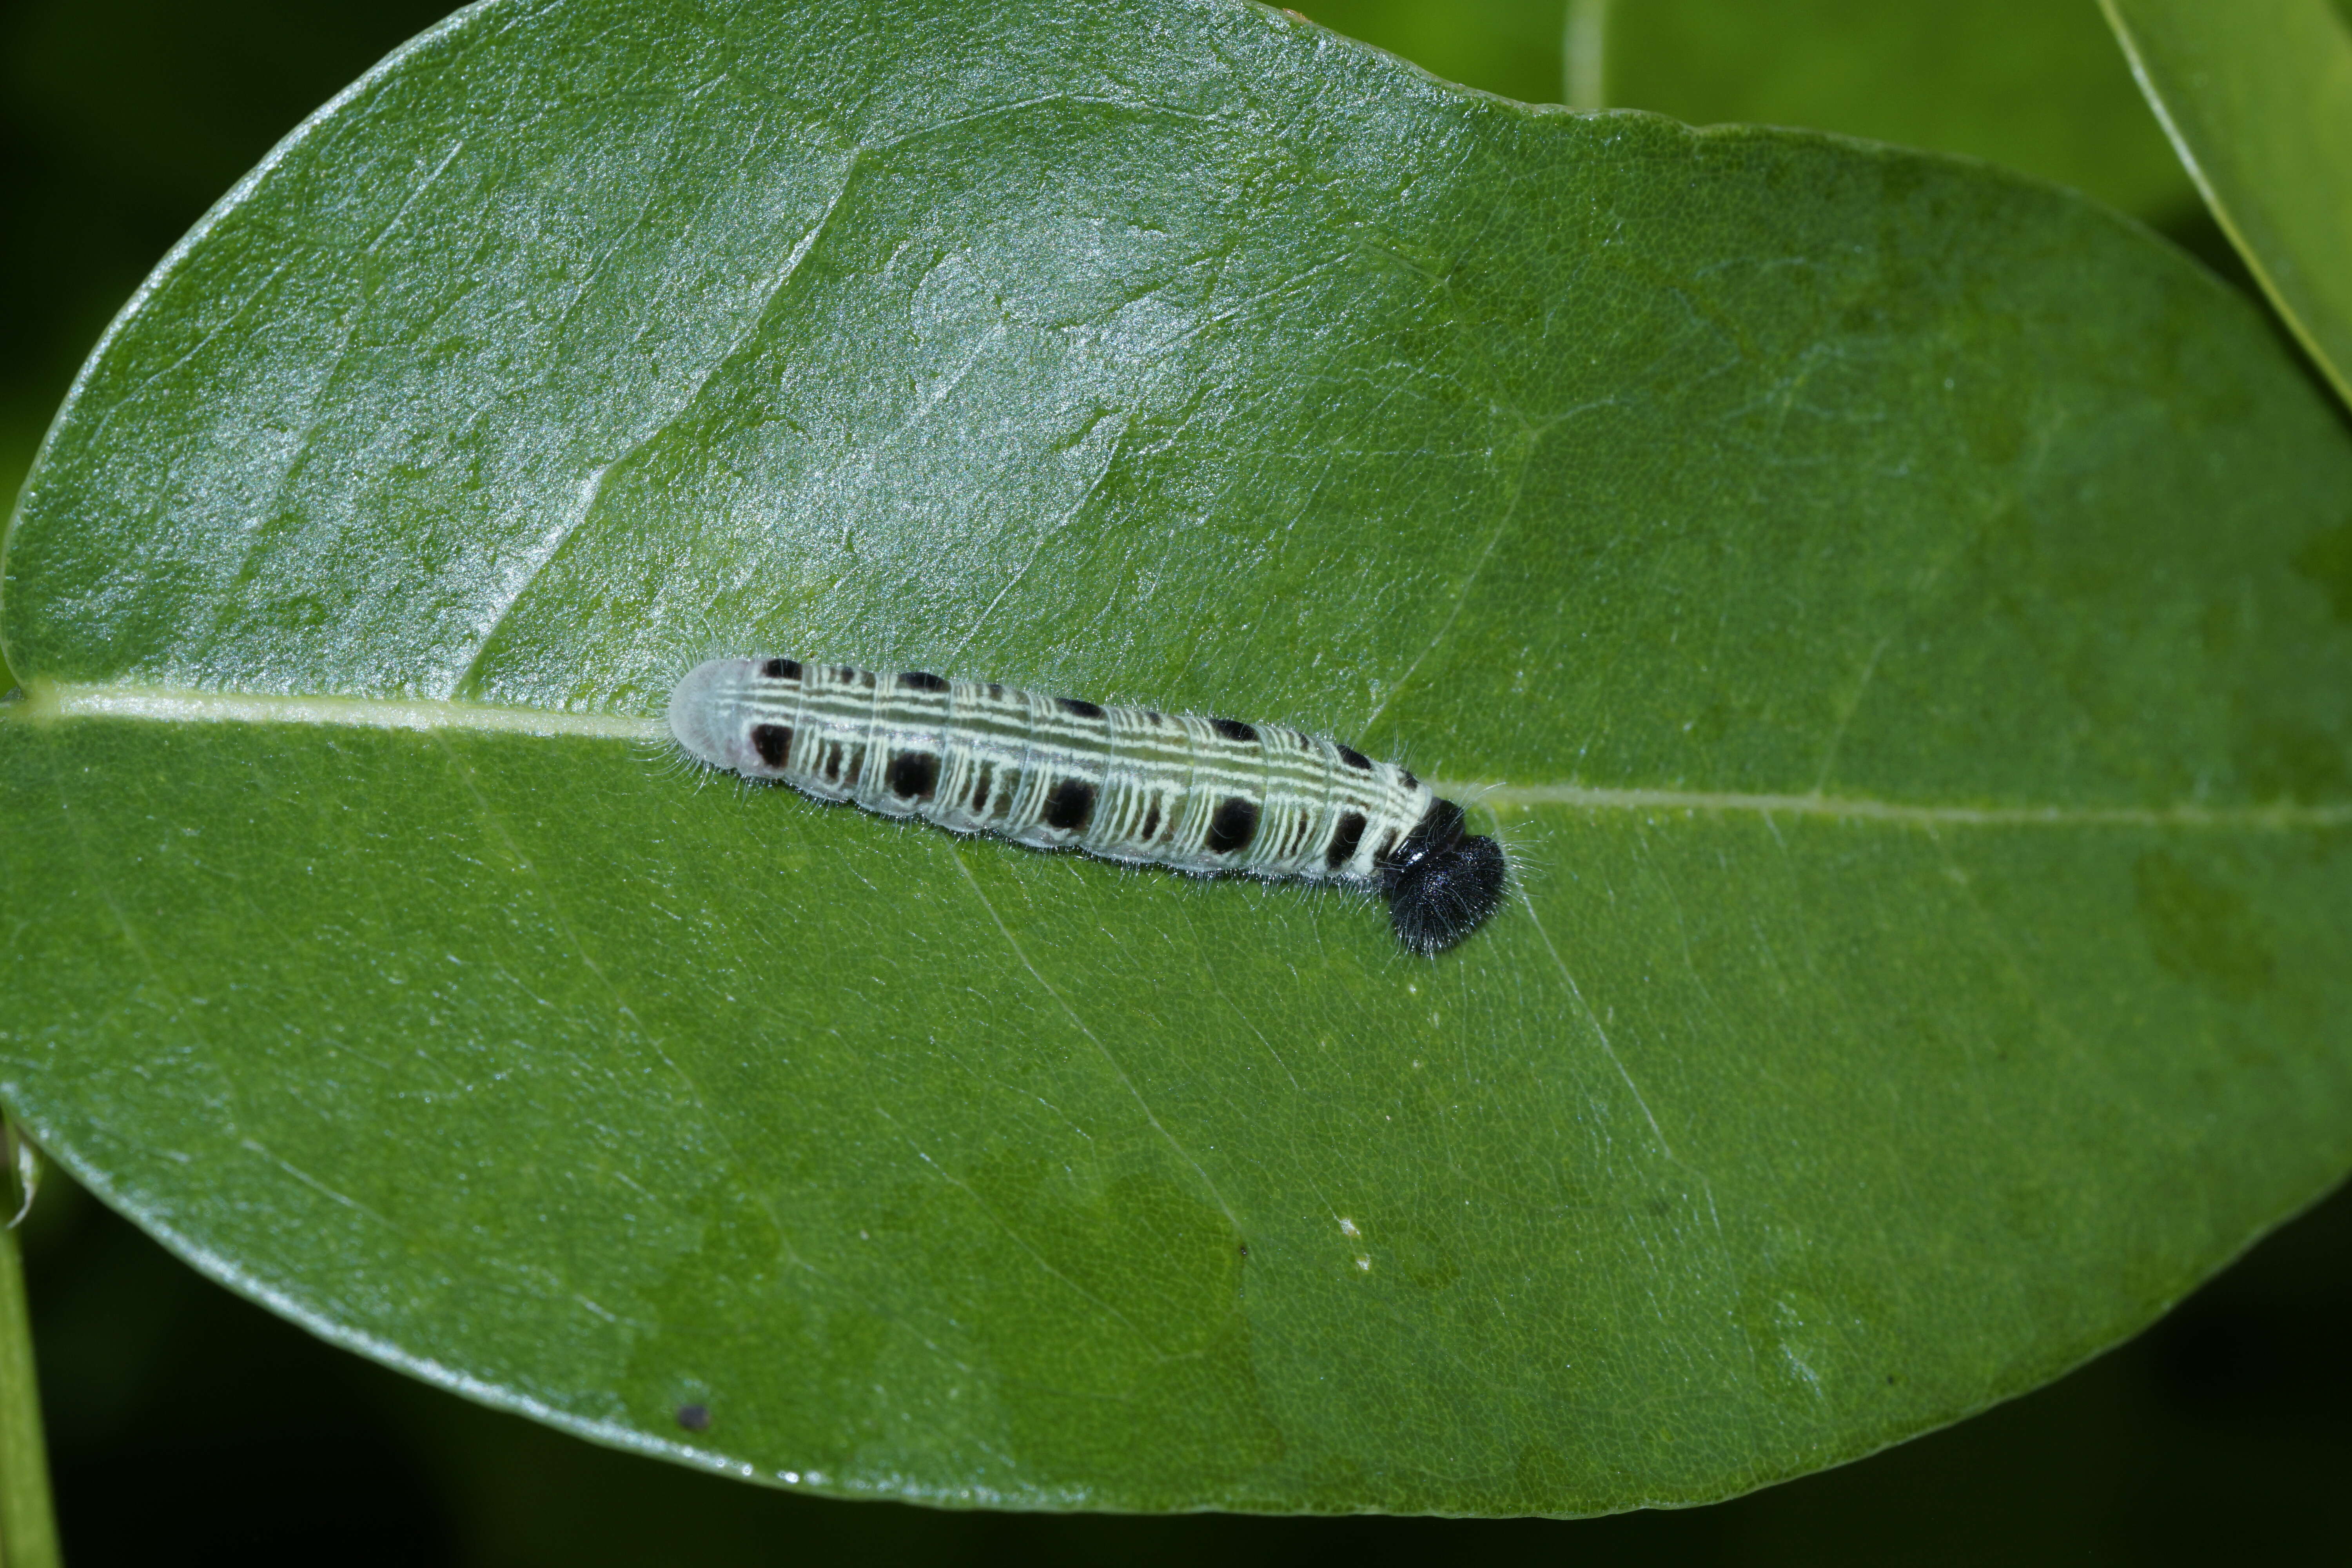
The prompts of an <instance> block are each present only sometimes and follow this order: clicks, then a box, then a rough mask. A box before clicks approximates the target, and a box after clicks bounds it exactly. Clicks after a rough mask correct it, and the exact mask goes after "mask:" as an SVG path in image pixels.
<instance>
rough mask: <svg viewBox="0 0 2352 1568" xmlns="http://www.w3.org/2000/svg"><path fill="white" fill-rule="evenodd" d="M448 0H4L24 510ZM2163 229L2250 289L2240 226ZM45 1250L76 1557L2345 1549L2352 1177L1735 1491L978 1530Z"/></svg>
mask: <svg viewBox="0 0 2352 1568" xmlns="http://www.w3.org/2000/svg"><path fill="white" fill-rule="evenodd" d="M976 3H977V0H976ZM1072 3H1073V4H1078V3H1083V0H1072ZM1752 3H1755V4H1768V3H1769V0H1752ZM1886 3H1887V4H1888V5H1906V4H1908V5H1927V4H1931V3H1933V0H1886ZM1947 3H1950V0H1947ZM2053 3H2057V0H2053ZM2076 3H2081V4H2084V5H2087V3H2088V0H2076ZM1300 8H1301V9H1303V10H1305V11H1307V13H1308V14H1309V15H1314V16H1318V17H1320V18H1322V19H1327V20H1328V21H1330V22H1331V23H1333V24H1334V25H1336V26H1341V27H1343V28H1345V29H1347V30H1350V31H1355V32H1358V33H1359V34H1360V35H1361V36H1364V37H1370V38H1371V39H1373V41H1375V42H1380V43H1382V44H1385V45H1388V46H1390V47H1395V48H1398V49H1399V50H1400V51H1402V52H1404V53H1406V54H1408V55H1410V56H1412V58H1419V59H1421V60H1422V61H1423V63H1425V64H1428V65H1430V66H1432V67H1433V68H1438V69H1441V70H1444V71H1446V72H1448V73H1450V74H1454V75H1457V76H1460V77H1462V78H1464V79H1469V80H1471V81H1472V82H1473V83H1474V84H1475V85H1478V86H1484V87H1487V88H1490V89H1496V90H1500V91H1507V92H1512V93H1515V94H1517V95H1518V96H1532V97H1538V98H1542V97H1552V96H1557V92H1556V90H1553V91H1547V90H1545V88H1546V86H1547V85H1548V84H1549V82H1550V81H1551V80H1553V79H1555V78H1556V73H1557V64H1556V62H1557V60H1558V58H1559V57H1558V50H1557V44H1556V42H1555V40H1556V37H1557V35H1556V33H1554V32H1553V31H1551V30H1550V29H1551V28H1552V26H1554V24H1553V23H1552V22H1551V21H1550V20H1549V16H1550V15H1551V13H1550V11H1549V10H1548V8H1547V6H1546V5H1545V4H1544V0H1328V3H1327V4H1325V5H1316V4H1314V3H1313V0H1308V3H1307V4H1304V5H1301V6H1300ZM446 9H447V6H446V5H442V4H438V3H436V0H0V496H13V494H14V492H15V489H16V484H17V481H18V480H19V479H21V477H22V475H23V472H24V468H25V467H26V464H27V463H29V461H30V460H31V457H32V453H33V448H34V447H35V445H36V443H37V441H38V439H39V437H40V433H41V431H42V429H43V427H44V426H46V425H47V419H48V416H49V412H50V410H51V409H52V408H54V407H55V405H56V404H57V402H58V398H59V397H60V396H61V395H63V393H64V391H65V388H66V384H67V383H68V380H69V379H70V378H71V376H72V374H73V371H74V368H75V366H76V365H77V364H78V363H79V362H80V360H81V358H82V356H83V355H84V354H85V353H88V351H89V345H90V344H91V342H93V341H94V340H95V338H96V337H97V335H98V333H99V331H100V329H101V328H102V327H103V326H104V325H105V323H106V321H107V320H108V319H109V318H110V316H111V315H112V314H113V313H114V311H115V310H117V309H118V308H120V306H121V303H122V302H123V300H125V299H126V298H127V297H128V296H129V294H130V293H131V289H133V288H134V287H136V285H137V284H138V282H139V280H140V279H141V278H142V277H143V276H144V275H145V274H146V272H147V270H148V269H149V268H151V267H152V266H153V265H154V263H155V261H156V260H157V259H158V258H160V257H161V256H162V255H163V251H164V250H165V248H166V247H169V246H170V245H171V243H172V242H173V240H174V239H176V238H178V237H179V236H180V235H181V233H182V232H184V230H185V229H186V228H187V227H188V226H189V225H190V224H191V223H193V222H194V220H195V218H196V217H197V216H199V215H200V214H201V213H202V212H203V211H204V210H205V207H207V206H208V205H211V203H212V202H213V201H215V199H216V198H217V197H218V196H219V195H221V194H222V193H223V192H224V191H226V189H227V188H228V186H229V185H230V184H232V183H233V182H234V181H235V180H236V177H237V176H238V175H239V174H243V173H244V172H245V170H246V169H247V168H248V167H249V166H250V165H251V164H252V163H254V162H255V161H256V160H257V158H258V157H259V156H260V155H261V153H263V152H264V151H266V150H267V149H268V146H269V145H270V144H271V143H272V142H275V141H276V140H277V139H278V137H280V136H282V135H283V134H284V133H285V132H288V131H289V130H290V129H292V127H293V126H294V125H295V124H296V122H297V121H299V120H300V119H301V118H302V116H303V115H305V114H307V113H308V112H309V111H310V110H311V109H312V108H314V107H315V106H316V105H317V104H319V103H320V102H321V101H322V100H325V99H326V98H327V97H328V96H330V95H331V93H333V92H334V91H335V90H336V89H339V88H341V86H342V85H343V84H344V83H345V82H347V81H349V80H350V79H352V77H354V76H356V75H357V74H358V73H359V72H360V71H362V69H364V68H366V67H367V66H368V65H370V64H371V63H373V61H374V60H375V59H377V58H379V57H380V56H382V55H383V54H384V53H385V52H386V51H388V50H389V49H391V48H392V47H394V45H396V44H398V43H399V42H400V41H401V40H402V39H404V38H405V37H409V36H410V35H412V34H414V33H415V32H417V31H419V30H420V29H422V28H423V27H425V26H427V25H428V24H430V23H431V22H433V21H435V20H436V19H437V18H438V17H439V16H441V15H442V14H443V13H444V12H445V11H446ZM1831 129H1857V128H1855V127H1831ZM2158 222H2159V226H2161V227H2162V228H2163V229H2164V231H2165V232H2166V233H2168V235H2169V236H2170V237H2172V238H2174V239H2175V240H2176V241H2178V242H2179V243H2181V244H2182V245H2184V246H2185V247H2187V248H2189V250H2190V251H2191V252H2192V253H2193V254H2196V255H2198V256H2199V257H2200V258H2202V259H2204V260H2205V261H2206V262H2207V263H2208V264H2210V265H2212V266H2214V267H2215V268H2217V269H2218V270H2221V271H2222V272H2223V273H2224V275H2225V276H2229V277H2231V279H2232V280H2233V281H2235V282H2238V283H2239V284H2240V286H2241V287H2244V286H2246V285H2245V274H2244V272H2243V270H2242V268H2237V267H2236V266H2235V264H2234V259H2233V258H2231V256H2230V254H2229V251H2228V247H2227V246H2226V245H2225V244H2224V243H2223V242H2222V241H2221V237H2220V236H2219V234H2218V232H2217V231H2215V230H2214V229H2213V227H2212V226H2211V224H2210V222H2209V221H2207V220H2205V219H2203V218H2202V217H2201V216H2200V215H2198V214H2196V213H2194V212H2193V211H2191V212H2183V213H2180V214H2178V215H2158ZM25 1241H26V1268H27V1271H28V1273H29V1276H30V1281H31V1290H32V1297H33V1312H34V1320H35V1325H36V1335H37V1343H38V1351H39V1356H40V1367H41V1379H42V1393H43V1398H44V1404H45V1407H46V1411H47V1421H48V1429H49V1440H50V1444H51V1462H52V1465H53V1467H54V1468H55V1472H56V1479H57V1491H58V1509H59V1512H60V1516H61V1521H60V1522H61V1527H62V1530H63V1532H64V1537H65V1544H66V1550H67V1555H68V1560H69V1561H70V1562H71V1563H73V1564H75V1568H98V1565H100V1564H108V1563H152V1562H158V1561H169V1562H172V1563H213V1562H222V1563H227V1562H236V1563H263V1564H266V1563H275V1562H279V1561H295V1560H302V1561H311V1560H316V1561H325V1562H334V1563H379V1562H381V1563H441V1562H452V1563H551V1564H552V1563H562V1564H596V1563H697V1564H709V1565H714V1568H724V1565H727V1564H733V1563H772V1562H773V1563H783V1562H797V1561H803V1560H814V1561H828V1560H833V1559H836V1558H846V1557H848V1556H850V1555H851V1554H853V1553H858V1554H868V1553H870V1554H875V1555H878V1556H882V1557H885V1558H887V1559H888V1560H892V1561H916V1562H925V1563H980V1562H983V1561H988V1560H992V1559H994V1558H998V1557H1002V1556H1008V1555H1017V1556H1018V1557H1020V1558H1022V1559H1024V1560H1027V1561H1032V1562H1037V1563H1049V1564H1050V1563H1091V1562H1097V1561H1102V1560H1105V1559H1112V1558H1116V1559H1119V1560H1124V1561H1126V1562H1129V1563H1137V1564H1145V1563H1159V1562H1190V1561H1193V1560H1196V1559H1199V1558H1202V1557H1204V1556H1209V1555H1212V1554H1213V1556H1214V1557H1215V1558H1216V1559H1217V1560H1219V1561H1220V1562H1221V1563H1222V1564H1225V1565H1230V1568H1242V1565H1244V1564H1249V1563H1287V1562H1294V1561H1320V1560H1324V1559H1327V1558H1328V1559H1331V1560H1334V1561H1345V1562H1348V1563H1351V1564H1373V1563H1388V1562H1408V1561H1410V1562H1414V1563H1424V1562H1433V1563H1446V1562H1454V1561H1465V1562H1467V1561H1474V1560H1475V1561H1480V1562H1486V1561H1503V1562H1518V1561H1528V1562H1534V1561H1545V1562H1549V1561H1575V1562H1579V1563H1615V1562H1621V1561H1637V1560H1638V1561H1643V1562H1659V1563H1665V1562H1687V1563H1782V1562H1788V1563H1799V1562H1803V1563H1843V1562H1855V1563H1863V1562H1867V1563H1944V1562H1951V1563H1976V1562H1983V1561H1990V1560H1993V1559H1996V1558H1998V1559H2000V1560H2003V1561H2010V1562H2043V1561H2050V1562H2065V1563H2096V1562H2130V1563H2168V1562H2186V1561H2203V1560H2208V1559H2224V1558H2226V1559H2236V1560H2242V1559H2246V1558H2249V1557H2269V1558H2282V1557H2284V1558H2291V1559H2293V1560H2295V1561H2305V1560H2313V1559H2319V1560H2331V1561H2340V1560H2344V1559H2345V1558H2347V1557H2352V1537H2347V1531H2346V1529H2345V1526H2346V1525H2347V1523H2352V1519H2347V1515H2352V1509H2347V1505H2346V1503H2345V1501H2344V1499H2345V1498H2346V1497H2347V1496H2348V1495H2352V1346H2347V1343H2346V1334H2345V1331H2346V1329H2347V1326H2352V1192H2345V1193H2338V1194H2336V1196H2335V1197H2334V1198H2332V1199H2330V1200H2328V1201H2327V1202H2326V1204H2324V1205H2321V1206H2320V1207H2318V1208H2317V1209H2315V1210H2314V1211H2312V1212H2311V1213H2309V1214H2307V1215H2305V1216H2304V1217H2302V1218H2301V1219H2298V1220H2296V1221H2294V1223H2293V1224H2291V1225H2289V1226H2286V1227H2285V1228H2284V1229H2282V1230H2280V1231H2279V1232H2277V1233H2276V1234H2274V1235H2273V1236H2272V1237H2270V1238H2269V1239H2268V1240H2266V1241H2264V1242H2263V1243H2262V1244H2261V1245H2260V1246H2259V1247H2256V1248H2255V1249H2254V1250H2253V1252H2252V1253H2251V1254H2250V1255H2249V1256H2248V1257H2247V1258H2244V1259H2242V1261H2241V1262H2239V1263H2238V1264H2237V1265H2236V1266H2235V1267H2233V1268H2231V1269H2229V1270H2228V1271H2227V1272H2226V1273H2224V1274H2222V1275H2221V1277H2220V1278H2219V1279H2215V1280H2213V1281H2212V1282H2211V1283H2210V1284H2209V1285H2208V1286H2206V1288H2205V1289H2202V1290H2201V1291H2200V1292H2199V1293H2198V1294H2197V1295H2196V1296H2195V1297H2194V1298H2192V1299H2191V1300H2189V1301H2188V1302H2187V1303H2185V1304H2184V1305H2183V1306H2181V1307H2180V1308H2179V1310H2176V1311H2175V1312H2173V1313H2172V1314H2171V1316H2169V1317H2168V1318H2167V1319H2165V1320H2164V1321H2162V1322H2160V1323H2158V1325H2156V1326H2155V1327H2154V1328H2153V1329H2151V1330H2149V1331H2147V1333H2145V1334H2143V1335H2142V1336H2140V1338H2139V1339H2137V1341H2135V1342H2132V1343H2130V1344H2127V1345H2125V1346H2123V1347H2122V1348H2120V1349H2118V1350H2116V1351H2114V1352H2110V1353H2109V1354H2107V1355H2105V1356H2103V1357H2101V1358H2099V1359H2098V1360H2097V1361H2095V1362H2094V1363H2091V1364H2089V1365H2088V1366H2085V1367H2084V1368H2082V1369H2081V1370H2079V1371H2077V1372H2075V1373H2074V1374H2073V1375H2072V1376H2070V1377H2067V1378H2065V1379H2063V1381H2061V1382H2059V1383H2057V1384H2053V1385H2052V1386H2050V1387H2048V1388H2045V1389H2042V1390H2041V1391H2040V1392H2038V1393H2036V1394H2031V1395H2029V1396H2027V1397H2025V1398H2023V1399H2020V1400H2017V1401H2015V1402H2013V1403H2011V1404H2010V1405H2004V1406H2001V1407H2000V1408H1998V1409H1995V1410H1993V1411H1990V1412H1989V1413H1987V1414H1985V1415H1980V1416H1978V1417H1977V1418H1975V1419H1974V1420H1970V1421H1968V1422H1964V1423H1962V1424H1961V1425H1959V1426H1955V1427H1951V1428H1948V1429H1947V1430H1945V1431H1943V1432H1939V1433H1936V1434H1933V1435H1931V1436H1927V1437H1923V1438H1920V1439H1918V1440H1916V1441H1915V1442H1912V1443H1909V1444H1906V1445H1904V1446H1903V1447H1898V1448H1895V1449H1891V1450H1889V1451H1887V1452H1885V1453H1883V1454H1880V1455H1878V1456H1877V1457H1875V1458H1871V1459H1868V1460H1865V1461H1863V1462H1861V1463H1859V1464H1855V1465H1851V1466H1848V1467H1846V1468H1842V1469H1838V1470H1832V1471H1830V1472H1827V1473H1825V1474H1822V1475H1818V1476H1814V1477H1811V1478H1808V1479H1804V1480H1800V1481H1795V1482H1791V1483H1790V1484H1787V1485H1785V1486H1780V1487H1775V1488H1771V1489H1767V1490H1765V1491H1762V1492H1759V1493H1756V1494H1753V1495H1751V1496H1749V1497H1746V1498H1742V1499H1739V1500H1736V1501H1733V1502H1729V1503H1725V1504H1721V1505H1718V1506H1717V1507H1714V1508H1707V1509H1696V1510H1687V1511H1682V1512H1651V1513H1637V1514H1626V1515H1621V1516H1618V1517H1616V1518H1612V1519H1605V1520H1591V1521H1570V1522H1555V1521H1435V1520H1391V1519H1374V1518H1363V1519H1341V1520H1316V1519H1303V1520H1267V1519H1251V1518H1237V1517H1230V1516H1221V1515H1193V1516H1187V1517H1181V1518H1176V1519H1136V1518H1102V1517H1084V1516H1081V1517H1062V1516H1039V1515H992V1514H960V1513H946V1512H937V1511H932V1510H923V1509H917V1508H908V1507H902V1506H898V1505H894V1504H887V1503H847V1502H834V1501H828V1500H823V1499H817V1498H810V1497H803V1496H798V1495H791V1494H786V1493H782V1492H775V1491H768V1490H763V1489H759V1488H755V1487H751V1486H747V1485H743V1484H740V1483H737V1482H733V1481H727V1480H720V1479H715V1478H712V1477H709V1476H704V1475H701V1474H699V1473H696V1472H692V1471H688V1470H685V1469H681V1468H675V1467H672V1466H668V1465H665V1464H662V1463H659V1462H657V1461H654V1460H649V1459H644V1458H634V1457H629V1456H625V1455H621V1454H617V1453H613V1452H608V1451H606V1450H604V1449H600V1448H597V1447H592V1446H590V1445H588V1444H586V1443H583V1442H581V1441H579V1440H577V1439H575V1438H572V1437H568V1436H563V1435H562V1434H559V1433H556V1432H553V1431H551V1430H548V1429H546V1428H543V1427H540V1426H534V1425H533V1424H531V1423H530V1422H526V1421H523V1420H521V1419H520V1418H518V1417H515V1416H510V1415H499V1414H496V1413H493V1412H491V1411H488V1410H485V1409H482V1408H480V1407H478V1406H476V1405H470V1404H467V1402H465V1401H463V1400H460V1399H458V1398H457V1397H455V1396H453V1395H450V1394H443V1393H439V1392H437V1391H436V1390H434V1389H431V1388H427V1387H425V1385H423V1384H418V1383H415V1382H414V1381H411V1380H410V1379H407V1378H405V1377H403V1376H400V1375H398V1374H395V1373H391V1372H387V1371H385V1370H383V1368H380V1367H377V1366H375V1365H373V1363H367V1362H363V1361H362V1360H360V1359H358V1358H356V1357H354V1356H352V1355H349V1354H346V1353H345V1352H341V1351H337V1350H333V1349H330V1348H329V1347H327V1346H326V1345H324V1344H322V1343H320V1342H318V1341H316V1340H313V1339H311V1338H310V1336H309V1335H308V1334H306V1333H304V1332H303V1331H301V1330H299V1329H296V1328H294V1327H292V1326H291V1325H289V1324H288V1323H285V1322H282V1321H279V1320H278V1319H277V1318H275V1317H273V1316H271V1315H270V1314H268V1312H266V1311H264V1310H262V1309H260V1308H258V1307H256V1306H253V1305H251V1304H249V1303H247V1302H246V1301H244V1300H241V1299H239V1298H236V1297H234V1296H232V1295H230V1294H229V1293H227V1292H226V1291H225V1290H223V1289H220V1288H218V1287H216V1286H215V1285H212V1284H210V1283H208V1282H207V1281H205V1280H204V1279H201V1278H199V1277H198V1276H197V1275H196V1274H194V1272H193V1271H191V1270H190V1269H188V1268H186V1267H185V1266H184V1265H182V1264H180V1263H179V1262H177V1261H176V1260H174V1259H173V1258H171V1257H170V1256H168V1255H167V1254H166V1253H164V1252H163V1250H162V1249H161V1248H160V1247H157V1246H156V1245H155V1244H154V1243H153V1242H152V1241H150V1240H148V1239H147V1238H146V1237H144V1236H143V1235H142V1234H141V1233H140V1232H138V1231H136V1230H134V1229H133V1228H131V1226H129V1225H127V1224H125V1223H124V1222H123V1221H121V1219H119V1218H117V1217H115V1216H114V1215H112V1214H111V1213H110V1212H108V1211H107V1210H106V1209H104V1208H103V1207H101V1206H100V1205H99V1204H98V1203H96V1202H95V1201H94V1200H92V1199H90V1198H89V1197H88V1196H86V1195H84V1194H81V1193H79V1192H78V1191H76V1190H75V1189H73V1188H72V1187H71V1186H70V1185H69V1184H67V1183H66V1182H65V1181H64V1179H63V1178H62V1177H60V1176H58V1175H57V1174H56V1173H54V1172H53V1173H51V1174H50V1176H49V1178H48V1181H47V1184H45V1186H44V1187H43V1189H42V1192H41V1198H40V1202H39V1204H38V1205H37V1209H36V1211H35V1213H34V1215H33V1217H32V1219H31V1220H30V1221H28V1223H27V1226H26V1236H25ZM2338 1487H2342V1488H2344V1489H2345V1490H2344V1491H2342V1492H2339V1491H2337V1490H2336V1488H2338Z"/></svg>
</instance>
